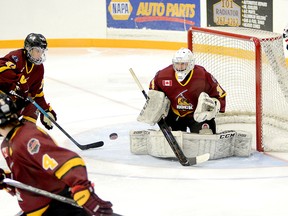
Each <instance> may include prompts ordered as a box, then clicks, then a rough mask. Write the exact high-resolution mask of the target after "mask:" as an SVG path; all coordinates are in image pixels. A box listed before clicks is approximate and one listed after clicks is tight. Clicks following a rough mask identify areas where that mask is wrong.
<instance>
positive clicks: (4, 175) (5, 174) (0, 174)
mask: <svg viewBox="0 0 288 216" xmlns="http://www.w3.org/2000/svg"><path fill="white" fill-rule="evenodd" d="M5 178H11V173H10V172H8V171H4V170H3V169H1V168H0V190H3V189H4V190H6V191H7V192H8V193H9V194H11V195H12V196H14V195H15V194H16V192H15V188H14V187H12V186H10V185H7V184H6V183H4V182H3V179H5Z"/></svg>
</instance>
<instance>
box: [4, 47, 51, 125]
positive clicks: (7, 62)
mask: <svg viewBox="0 0 288 216" xmlns="http://www.w3.org/2000/svg"><path fill="white" fill-rule="evenodd" d="M43 77H44V66H43V64H40V65H36V64H32V63H31V62H29V61H28V60H27V58H26V50H25V49H18V50H15V51H11V52H10V53H8V54H7V55H6V56H4V57H2V58H0V90H2V91H3V92H6V93H9V91H10V90H15V87H16V83H17V85H18V87H20V89H21V91H22V92H27V94H29V96H31V97H33V98H34V100H35V101H36V103H37V104H39V105H40V106H41V107H42V108H43V109H44V110H47V109H49V105H48V104H47V103H46V101H45V98H44V93H43ZM26 96H27V95H26ZM36 110H37V109H36V108H35V107H34V105H32V104H28V105H27V106H26V107H25V109H24V110H23V111H22V113H21V115H23V117H24V118H25V119H27V120H30V121H33V122H36V120H37V117H38V114H37V112H36Z"/></svg>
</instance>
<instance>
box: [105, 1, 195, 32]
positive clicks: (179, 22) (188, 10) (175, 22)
mask: <svg viewBox="0 0 288 216" xmlns="http://www.w3.org/2000/svg"><path fill="white" fill-rule="evenodd" d="M106 6H107V27H108V28H121V29H157V30H177V31H186V30H187V29H189V28H190V27H191V26H200V0H160V1H155V0H154V1H153V0H146V1H140V0H107V1H106Z"/></svg>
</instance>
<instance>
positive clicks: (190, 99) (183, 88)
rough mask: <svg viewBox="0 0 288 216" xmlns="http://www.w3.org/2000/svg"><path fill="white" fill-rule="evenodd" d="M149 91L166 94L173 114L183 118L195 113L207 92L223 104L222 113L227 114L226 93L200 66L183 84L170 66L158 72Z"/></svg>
mask: <svg viewBox="0 0 288 216" xmlns="http://www.w3.org/2000/svg"><path fill="white" fill-rule="evenodd" d="M149 89H154V90H157V91H162V92H164V93H165V95H166V96H167V97H168V98H169V100H170V101H171V108H172V110H173V112H174V113H175V114H176V115H178V116H181V117H184V116H186V115H188V114H190V113H193V112H194V111H195V109H196V107H197V103H198V97H199V95H200V93H201V92H206V93H207V94H208V95H209V96H210V97H212V98H217V99H218V100H219V101H220V104H221V109H220V112H225V106H226V101H225V96H226V92H225V91H224V90H223V88H222V87H221V86H220V84H219V83H218V82H217V80H216V79H215V78H214V77H213V76H212V75H211V74H210V73H209V72H207V71H206V70H205V68H204V67H202V66H199V65H195V67H194V69H193V70H192V71H191V73H190V74H188V77H186V78H185V80H183V81H182V82H178V80H177V78H176V73H175V71H174V69H173V65H169V66H168V67H166V68H164V69H162V70H160V71H158V73H157V74H156V75H155V77H154V78H153V79H152V80H151V82H150V85H149Z"/></svg>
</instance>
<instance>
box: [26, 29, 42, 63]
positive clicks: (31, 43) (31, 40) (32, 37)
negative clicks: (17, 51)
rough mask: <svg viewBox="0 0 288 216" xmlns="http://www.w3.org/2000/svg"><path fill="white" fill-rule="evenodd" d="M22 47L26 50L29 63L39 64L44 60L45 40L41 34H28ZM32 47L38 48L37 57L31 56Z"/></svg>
mask: <svg viewBox="0 0 288 216" xmlns="http://www.w3.org/2000/svg"><path fill="white" fill-rule="evenodd" d="M24 49H25V50H26V51H27V58H28V60H29V61H30V62H31V63H34V64H36V65H40V64H42V63H43V62H44V61H45V60H46V56H45V52H46V51H47V41H46V38H45V37H44V36H43V35H42V34H37V33H30V34H28V35H27V37H26V38H25V41H24ZM33 49H38V51H39V52H41V56H40V57H39V58H35V57H33V55H32V50H33Z"/></svg>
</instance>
